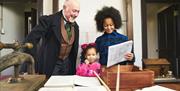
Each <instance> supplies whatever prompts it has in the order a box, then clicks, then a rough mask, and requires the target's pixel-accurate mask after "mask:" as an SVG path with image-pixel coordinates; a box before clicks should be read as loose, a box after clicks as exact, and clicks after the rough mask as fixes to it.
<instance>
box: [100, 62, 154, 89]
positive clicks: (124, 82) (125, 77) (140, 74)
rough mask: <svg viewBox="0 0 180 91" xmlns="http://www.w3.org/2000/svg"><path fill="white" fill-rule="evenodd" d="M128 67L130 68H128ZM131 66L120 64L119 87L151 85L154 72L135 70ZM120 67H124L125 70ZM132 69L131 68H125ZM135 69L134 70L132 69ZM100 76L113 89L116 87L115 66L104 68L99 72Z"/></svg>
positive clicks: (129, 87) (131, 87)
mask: <svg viewBox="0 0 180 91" xmlns="http://www.w3.org/2000/svg"><path fill="white" fill-rule="evenodd" d="M129 67H130V68H129ZM131 67H132V66H129V65H127V66H120V86H119V87H120V89H131V90H132V89H137V88H143V87H146V86H152V85H153V83H154V72H153V71H150V70H143V71H140V70H137V68H136V67H133V68H131ZM122 68H126V70H124V69H123V71H122V70H121V69H122ZM127 69H132V70H127ZM134 69H135V70H134ZM101 78H102V79H103V81H104V82H105V83H106V84H107V85H108V87H109V88H110V89H111V90H112V91H114V89H115V88H116V79H117V66H114V67H113V68H104V69H103V70H102V72H101Z"/></svg>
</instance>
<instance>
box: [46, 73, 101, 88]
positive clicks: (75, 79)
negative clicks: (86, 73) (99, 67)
mask: <svg viewBox="0 0 180 91" xmlns="http://www.w3.org/2000/svg"><path fill="white" fill-rule="evenodd" d="M74 86H86V87H92V86H101V83H100V82H99V80H98V78H97V77H83V76H78V75H65V76H64V75H63V76H51V77H50V78H49V79H48V81H47V82H46V83H45V84H44V87H74Z"/></svg>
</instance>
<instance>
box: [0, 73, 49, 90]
mask: <svg viewBox="0 0 180 91" xmlns="http://www.w3.org/2000/svg"><path fill="white" fill-rule="evenodd" d="M21 77H24V80H22V81H21V82H19V83H7V81H8V79H4V80H1V81H0V91H38V89H39V88H40V87H42V86H43V85H44V83H45V81H46V76H45V75H25V76H21Z"/></svg>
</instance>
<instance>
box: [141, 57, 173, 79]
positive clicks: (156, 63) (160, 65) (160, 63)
mask: <svg viewBox="0 0 180 91" xmlns="http://www.w3.org/2000/svg"><path fill="white" fill-rule="evenodd" d="M143 61H144V66H145V69H149V70H152V71H154V73H155V77H158V76H159V77H164V76H166V74H167V73H168V71H169V66H170V63H169V62H168V60H167V59H165V58H160V59H144V60H143Z"/></svg>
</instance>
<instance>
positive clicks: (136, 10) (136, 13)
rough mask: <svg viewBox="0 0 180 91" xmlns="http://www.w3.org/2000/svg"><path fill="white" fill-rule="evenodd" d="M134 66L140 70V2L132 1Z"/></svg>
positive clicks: (137, 0) (138, 0) (139, 0)
mask: <svg viewBox="0 0 180 91" xmlns="http://www.w3.org/2000/svg"><path fill="white" fill-rule="evenodd" d="M132 9H133V39H134V54H135V58H136V60H135V65H137V66H139V67H141V68H142V35H141V33H142V26H141V25H142V22H141V21H142V20H141V0H132Z"/></svg>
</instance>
